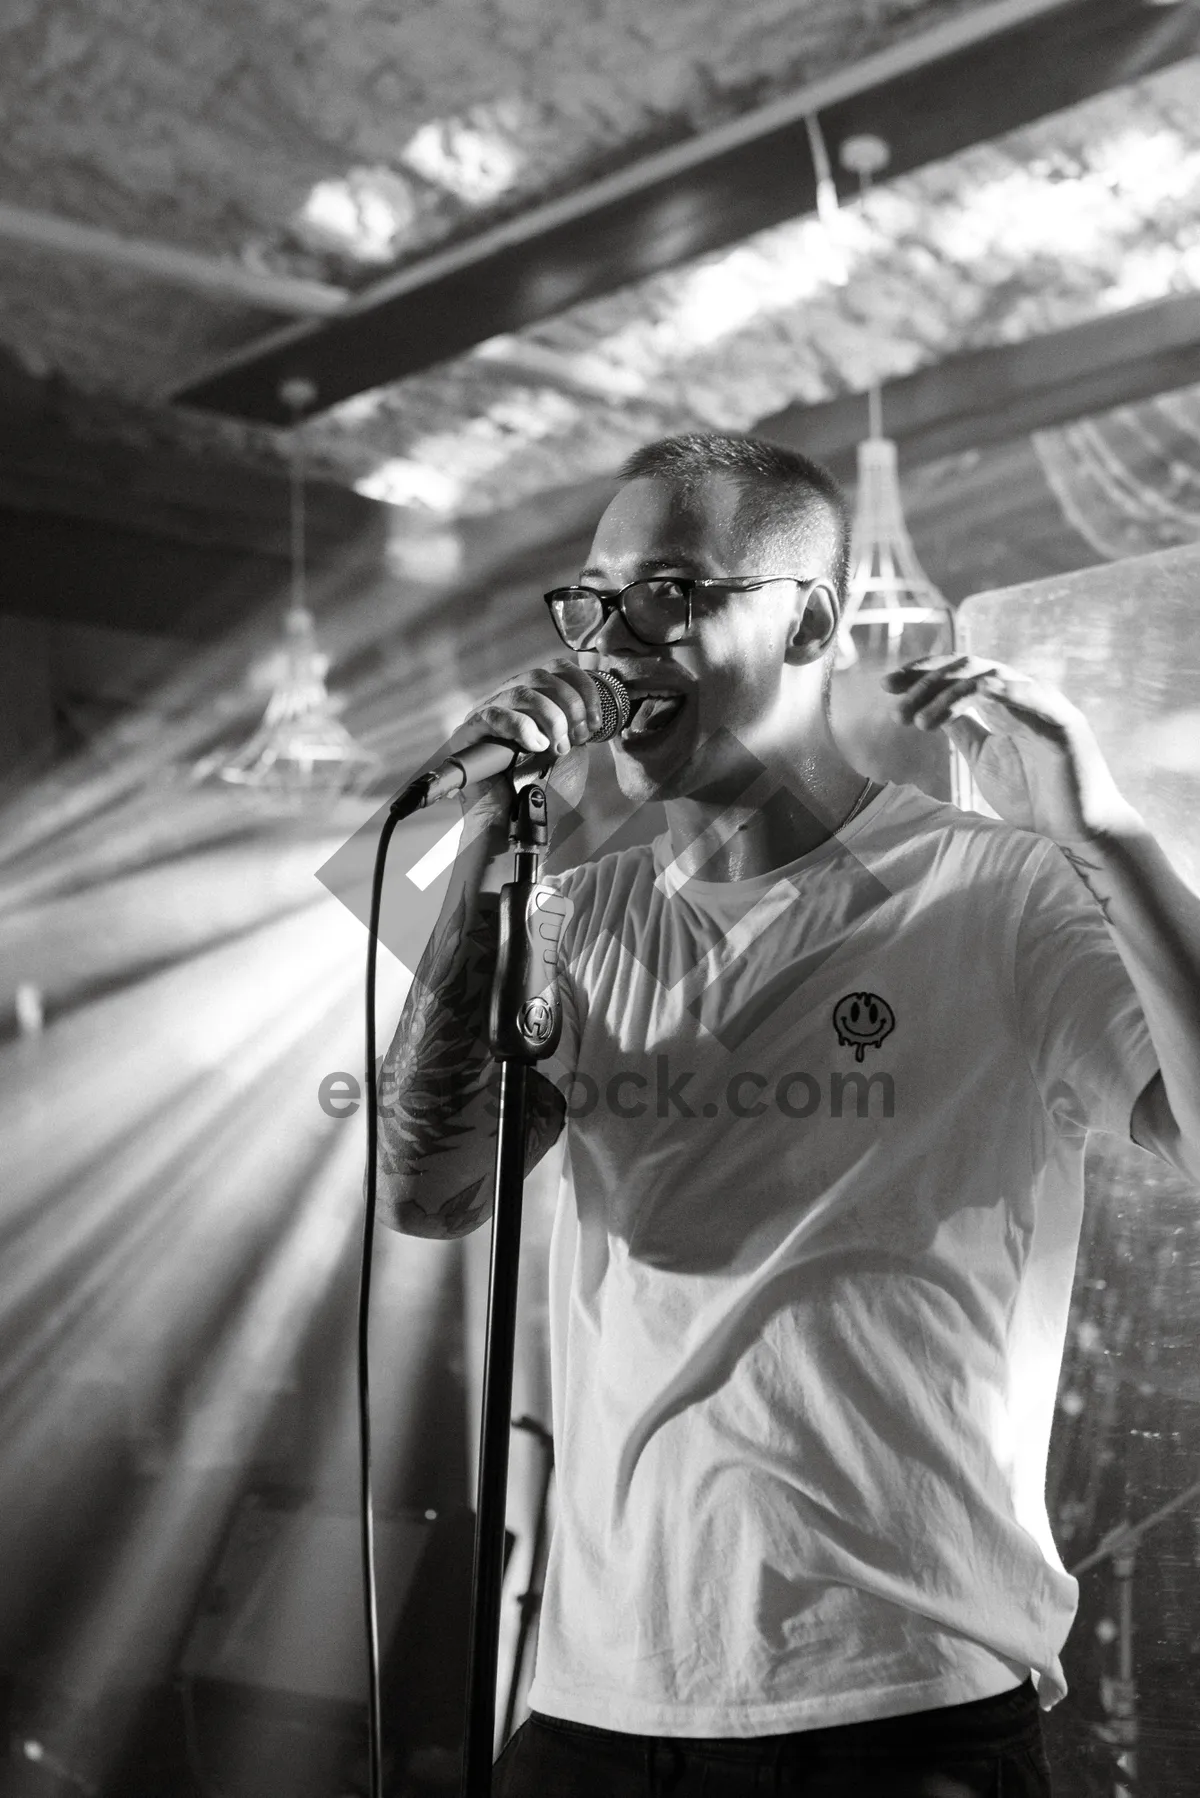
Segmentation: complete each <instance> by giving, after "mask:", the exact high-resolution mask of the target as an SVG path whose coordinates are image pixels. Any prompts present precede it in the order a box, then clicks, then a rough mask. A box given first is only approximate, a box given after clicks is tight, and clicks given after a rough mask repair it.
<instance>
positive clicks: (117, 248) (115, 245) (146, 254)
mask: <svg viewBox="0 0 1200 1798" xmlns="http://www.w3.org/2000/svg"><path fill="white" fill-rule="evenodd" d="M4 240H7V241H8V242H10V243H25V244H32V245H33V246H34V248H35V249H38V250H49V251H50V252H51V253H52V254H54V255H56V256H68V257H70V258H71V259H72V260H75V261H78V260H83V261H85V262H102V263H104V264H105V265H106V266H107V267H109V268H124V269H130V270H131V271H132V272H133V273H134V274H138V275H147V276H149V278H150V279H151V280H152V281H161V282H163V283H165V284H166V285H167V286H169V287H185V288H187V289H189V290H190V291H191V292H192V293H202V294H205V295H206V296H207V297H208V298H209V299H215V300H224V301H226V302H227V303H228V304H230V305H235V306H257V307H259V308H261V309H262V311H264V312H282V313H286V314H289V315H291V314H295V315H296V316H298V317H300V318H327V317H328V316H329V314H330V313H332V312H338V311H340V310H341V308H342V307H343V306H344V305H345V303H346V301H347V300H348V299H349V298H350V293H349V290H348V289H347V288H344V287H331V286H329V285H328V283H326V282H324V281H304V280H301V279H299V278H298V277H296V276H294V275H277V274H272V273H268V272H266V271H263V270H258V269H252V268H243V267H242V266H241V265H240V264H239V263H236V262H231V261H227V260H226V259H225V258H224V257H219V256H202V255H200V254H199V253H198V252H197V251H195V250H181V249H180V248H179V247H178V245H176V244H169V243H155V242H153V241H151V240H150V239H149V238H144V237H124V236H122V235H121V234H120V233H119V232H116V231H103V230H100V229H99V228H98V227H97V226H95V225H84V224H81V223H80V221H79V220H78V219H68V218H62V217H61V216H60V215H59V214H57V213H52V212H32V211H30V210H29V209H28V208H27V207H24V206H10V205H8V204H7V202H5V201H0V241H4Z"/></svg>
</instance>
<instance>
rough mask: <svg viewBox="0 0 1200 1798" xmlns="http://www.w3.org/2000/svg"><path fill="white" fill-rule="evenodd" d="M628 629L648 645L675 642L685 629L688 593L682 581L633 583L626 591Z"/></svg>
mask: <svg viewBox="0 0 1200 1798" xmlns="http://www.w3.org/2000/svg"><path fill="white" fill-rule="evenodd" d="M625 618H626V621H627V622H628V625H629V628H630V630H631V631H633V632H634V633H635V635H636V636H639V637H641V638H643V639H644V641H645V642H647V643H675V642H677V641H678V639H679V638H680V637H682V636H683V635H684V634H685V633H686V631H687V626H688V593H687V587H686V586H685V585H684V583H683V582H682V581H676V580H671V579H669V578H666V577H664V578H660V579H659V580H653V581H635V582H634V583H633V585H632V587H626V589H625Z"/></svg>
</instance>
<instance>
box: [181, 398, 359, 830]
mask: <svg viewBox="0 0 1200 1798" xmlns="http://www.w3.org/2000/svg"><path fill="white" fill-rule="evenodd" d="M280 397H281V398H282V399H283V401H284V403H285V405H287V406H288V408H289V409H290V411H291V413H292V418H293V428H292V434H291V440H290V469H289V476H290V480H289V485H290V499H291V504H290V524H291V532H290V536H291V584H290V593H289V598H288V605H287V610H286V612H285V614H284V619H283V641H282V643H281V644H280V645H279V647H278V649H277V650H276V653H275V655H274V656H273V657H272V659H271V661H270V663H269V664H268V675H269V679H270V684H271V693H270V698H269V699H268V701H267V707H266V711H265V713H264V714H263V720H262V723H261V724H260V725H259V727H258V729H257V730H256V731H255V732H254V734H253V736H252V737H251V738H250V739H249V741H248V742H246V743H245V744H243V746H242V748H241V749H239V750H236V751H234V752H233V753H232V754H227V753H225V752H218V753H217V754H215V755H211V756H207V757H206V758H205V759H204V760H203V761H201V762H199V763H197V764H196V766H195V768H194V770H193V773H194V776H195V778H196V779H197V780H220V781H224V782H225V783H226V784H227V785H229V786H233V787H241V788H244V789H246V790H247V791H248V792H250V793H253V794H258V795H261V796H262V797H263V798H264V799H265V800H268V801H269V802H270V803H271V804H272V806H273V807H276V808H280V809H283V810H287V811H301V810H311V809H319V808H320V807H322V806H323V805H326V804H329V803H331V802H332V801H334V800H336V799H338V798H340V797H341V796H342V795H343V794H348V793H353V792H357V791H361V789H362V788H363V787H364V786H365V785H366V784H367V782H368V781H369V780H370V777H371V775H372V774H373V773H374V771H375V769H376V768H377V767H378V765H379V758H378V757H377V756H376V755H374V754H373V753H372V752H371V751H370V750H366V749H364V748H362V746H361V745H360V744H359V743H357V742H356V741H355V740H354V738H353V737H352V736H351V734H350V732H349V731H348V730H347V729H346V727H345V725H344V724H342V723H341V722H340V720H339V719H338V717H337V713H338V711H339V710H340V704H339V702H338V701H337V700H336V699H335V698H334V697H332V696H331V694H330V692H329V690H328V688H327V687H326V685H325V675H326V672H327V670H328V667H329V658H328V656H326V655H323V654H322V653H321V651H320V649H319V648H318V646H317V637H316V623H315V620H314V618H313V615H312V613H311V611H310V610H309V607H308V597H307V586H306V581H307V571H306V564H305V547H306V546H305V503H304V502H305V469H304V443H303V437H302V433H301V430H300V428H299V427H300V417H301V415H302V413H304V412H305V411H307V410H308V409H309V408H310V407H311V406H312V404H313V401H314V400H315V398H316V389H315V387H314V386H313V384H312V382H311V381H307V380H300V379H294V380H290V381H286V382H285V383H284V384H283V386H282V387H281V389H280Z"/></svg>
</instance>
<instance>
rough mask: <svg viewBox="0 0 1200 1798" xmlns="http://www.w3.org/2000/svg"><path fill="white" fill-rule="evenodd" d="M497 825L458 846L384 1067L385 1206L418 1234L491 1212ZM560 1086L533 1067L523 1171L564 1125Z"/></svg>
mask: <svg viewBox="0 0 1200 1798" xmlns="http://www.w3.org/2000/svg"><path fill="white" fill-rule="evenodd" d="M506 849H507V836H506V833H505V832H503V831H502V830H501V828H500V827H499V826H494V827H493V829H492V830H491V831H490V832H485V833H484V835H483V836H482V837H481V838H480V839H478V840H477V842H476V843H475V844H473V845H471V847H470V848H468V849H467V850H465V851H463V852H461V853H460V855H459V858H458V862H457V863H456V879H455V881H454V883H453V885H452V888H451V891H450V893H449V894H448V896H447V900H446V903H445V905H444V907H443V909H442V915H441V917H440V918H439V919H438V923H437V926H436V928H435V929H434V932H433V935H432V936H431V938H430V940H429V944H428V946H427V948H426V950H425V953H424V955H423V956H422V957H421V963H420V966H419V967H418V969H417V971H416V974H415V975H414V976H413V983H412V986H411V988H410V989H409V994H408V1000H407V1003H406V1004H405V1007H404V1011H403V1013H402V1015H401V1018H400V1024H399V1027H398V1029H397V1031H396V1035H395V1038H394V1040H393V1042H392V1046H391V1048H390V1049H389V1050H388V1052H387V1055H386V1056H385V1057H384V1061H383V1066H382V1068H381V1070H380V1076H379V1163H378V1169H379V1173H378V1178H379V1206H380V1215H381V1217H382V1218H383V1220H384V1222H385V1223H388V1224H390V1225H391V1226H392V1228H393V1229H396V1230H401V1231H403V1232H404V1233H405V1234H406V1235H409V1236H433V1237H449V1236H465V1235H467V1234H468V1233H469V1232H470V1231H472V1230H475V1229H477V1228H478V1227H479V1225H480V1224H482V1223H486V1221H487V1219H488V1218H489V1217H490V1216H491V1212H492V1191H493V1179H494V1164H495V1153H496V1117H497V1108H496V1094H497V1091H498V1088H499V1067H498V1065H497V1063H496V1062H494V1061H493V1059H492V1055H491V1050H490V1048H489V1046H488V1040H487V1024H488V1000H489V996H490V993H491V982H492V969H493V968H494V966H495V958H496V945H497V935H498V916H499V908H498V901H497V898H496V895H495V892H494V891H488V890H487V889H488V887H489V886H491V887H495V886H496V885H498V883H499V881H500V880H501V879H503V878H504V877H505V875H506V873H507V869H506V867H505V865H504V864H505V863H506V861H507V860H508V859H510V858H508V857H507V855H504V856H501V854H500V851H501V850H506ZM565 1116H566V1108H565V1105H564V1102H563V1098H562V1094H561V1093H560V1092H559V1091H558V1089H557V1087H555V1086H553V1085H551V1083H550V1081H549V1080H547V1079H545V1078H544V1076H543V1075H541V1074H539V1073H538V1072H537V1070H536V1069H531V1070H530V1079H529V1089H528V1100H527V1103H526V1131H525V1171H526V1172H527V1173H528V1171H529V1169H530V1168H532V1167H534V1166H535V1165H536V1164H537V1162H539V1161H540V1160H541V1158H542V1156H543V1155H544V1154H545V1153H546V1150H547V1149H548V1148H549V1147H550V1146H551V1144H552V1143H553V1142H555V1141H556V1140H557V1138H558V1137H559V1135H560V1134H561V1131H562V1127H563V1123H564V1120H565Z"/></svg>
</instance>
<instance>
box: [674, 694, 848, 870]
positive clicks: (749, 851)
mask: <svg viewBox="0 0 1200 1798" xmlns="http://www.w3.org/2000/svg"><path fill="white" fill-rule="evenodd" d="M867 784H868V783H867V782H866V779H865V776H864V775H862V774H861V773H860V772H859V771H858V769H857V768H853V767H851V765H850V763H849V762H848V761H847V760H846V758H845V757H844V756H843V755H842V753H841V751H840V749H839V748H838V746H837V744H836V743H835V741H834V739H833V736H832V733H831V732H830V731H829V729H828V725H827V724H826V725H825V728H824V730H823V731H822V732H821V733H818V734H817V737H816V740H815V741H813V740H809V741H808V742H806V743H805V744H803V745H799V744H793V745H790V746H788V747H787V748H785V749H784V751H783V752H782V753H781V754H779V755H778V756H774V757H772V758H771V761H770V762H769V763H767V764H766V765H765V766H764V767H763V770H762V772H761V773H760V774H759V775H758V776H757V777H755V778H753V779H752V780H751V784H750V785H748V786H747V785H746V784H745V775H744V774H742V775H741V777H740V778H738V777H735V778H734V779H732V780H729V781H721V780H716V781H714V782H713V783H712V784H711V785H708V784H706V787H705V790H704V792H703V794H701V795H696V794H693V795H691V796H689V797H688V798H681V799H671V800H669V801H667V803H666V808H665V809H666V814H667V824H668V827H669V830H670V833H671V843H672V848H673V850H674V853H675V855H676V856H677V857H684V856H686V859H687V861H688V862H689V864H691V867H690V871H691V872H692V873H694V874H699V873H700V871H701V868H703V877H704V879H706V880H750V879H753V878H754V877H755V876H756V875H759V874H769V873H770V872H771V870H772V869H773V868H782V867H786V865H787V864H788V863H789V862H794V861H796V860H797V859H798V858H799V857H800V856H802V855H807V854H808V853H809V852H810V851H811V850H813V849H818V848H820V846H821V844H822V843H826V842H828V841H829V839H830V837H831V836H832V835H833V834H834V832H835V831H836V830H837V828H838V826H839V825H840V824H842V822H843V821H844V820H845V818H846V816H847V814H848V813H849V812H851V811H852V810H854V809H855V806H856V804H857V802H858V801H859V800H860V799H861V798H863V796H864V794H865V793H866V792H867ZM870 785H871V790H872V792H875V791H878V787H877V786H876V785H875V783H870Z"/></svg>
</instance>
